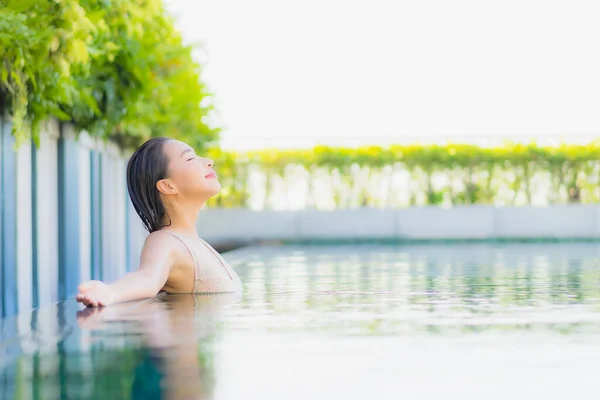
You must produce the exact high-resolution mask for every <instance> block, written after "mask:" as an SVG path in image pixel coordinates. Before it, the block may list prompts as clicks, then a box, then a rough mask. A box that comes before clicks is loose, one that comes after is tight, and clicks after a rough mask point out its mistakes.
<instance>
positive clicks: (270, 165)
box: [209, 142, 600, 207]
mask: <svg viewBox="0 0 600 400" xmlns="http://www.w3.org/2000/svg"><path fill="white" fill-rule="evenodd" d="M210 156H211V157H212V158H213V159H214V160H215V164H216V170H217V172H218V173H219V178H220V180H221V181H222V183H223V187H224V190H223V192H222V194H221V195H220V196H219V197H217V198H215V199H212V200H211V202H210V203H209V204H211V205H213V206H225V207H227V206H230V207H244V206H247V205H248V200H249V199H251V198H252V196H254V195H257V193H256V191H257V190H259V189H256V188H254V189H253V188H249V186H248V184H247V180H248V176H247V175H248V171H255V172H256V173H258V174H261V175H262V176H263V177H265V179H266V182H267V183H268V184H266V185H265V190H266V193H264V192H263V194H262V195H264V196H265V197H266V198H269V196H270V194H271V193H270V192H272V190H273V186H272V185H271V184H269V182H273V181H274V179H276V178H280V179H281V180H283V181H284V182H286V184H285V185H286V186H287V187H288V188H292V187H293V185H295V184H296V182H295V181H294V179H296V178H294V177H292V176H289V175H288V174H287V172H286V171H288V170H289V167H290V166H298V167H300V168H303V169H304V170H305V175H308V186H309V187H310V188H311V189H309V193H308V197H312V198H314V197H315V196H323V194H322V193H310V191H311V190H312V188H314V187H316V186H315V185H313V182H314V180H315V179H322V180H323V179H324V180H326V181H328V182H329V183H330V184H331V185H333V184H334V181H335V179H333V178H332V177H333V176H339V180H340V181H341V182H340V183H338V184H337V189H335V190H338V192H339V193H336V192H335V191H334V193H335V194H334V195H333V199H332V201H333V203H335V207H350V206H352V204H354V206H373V207H396V206H406V205H440V204H446V205H458V204H497V205H515V204H533V203H534V201H533V197H534V196H535V195H536V194H538V195H539V193H542V192H541V191H540V190H541V189H539V187H540V182H542V181H543V183H544V184H545V185H546V189H545V191H544V192H543V193H547V201H546V202H547V203H553V204H557V203H598V202H600V142H595V143H590V144H587V145H574V144H572V145H567V144H563V145H561V146H558V147H550V146H539V145H537V144H535V143H532V144H528V145H524V144H514V143H513V144H511V143H506V144H505V145H504V146H500V147H495V148H486V147H479V146H475V145H468V144H447V145H419V144H414V145H394V146H389V147H385V148H384V147H378V146H368V147H362V148H344V147H337V148H336V147H324V146H317V147H315V148H313V149H308V150H296V151H291V150H289V151H277V150H264V151H255V152H245V153H236V152H223V151H220V150H213V151H212V152H211V153H210ZM360 171H363V172H364V173H365V174H367V175H368V176H369V177H370V178H373V177H379V178H380V179H383V180H387V182H388V184H389V185H391V183H390V182H391V180H392V179H391V176H392V174H393V173H395V172H404V173H407V174H409V176H410V182H411V183H414V185H413V187H411V188H405V190H406V191H408V192H409V193H408V195H409V197H410V201H409V203H408V204H401V203H400V202H399V201H398V200H397V198H398V196H396V194H392V195H389V194H388V195H385V196H384V195H383V194H382V192H381V190H373V189H371V188H369V187H368V186H365V183H364V181H363V182H361V181H359V180H358V179H357V178H356V177H357V176H358V172H360ZM317 173H318V174H317ZM317 175H318V177H317ZM440 182H441V183H440ZM536 185H537V186H536ZM391 189H393V188H391ZM342 192H344V193H348V192H351V193H353V195H352V196H353V197H351V198H348V196H347V195H346V199H344V196H343V193H342ZM262 195H259V197H260V196H262ZM384 197H385V198H384ZM265 206H266V207H268V204H267V205H265Z"/></svg>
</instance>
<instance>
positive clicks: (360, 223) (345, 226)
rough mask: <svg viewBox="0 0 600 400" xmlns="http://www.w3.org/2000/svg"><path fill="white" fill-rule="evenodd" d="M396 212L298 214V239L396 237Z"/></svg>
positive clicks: (349, 211) (306, 212)
mask: <svg viewBox="0 0 600 400" xmlns="http://www.w3.org/2000/svg"><path fill="white" fill-rule="evenodd" d="M394 215H395V211H392V210H378V209H368V208H366V209H357V210H335V211H327V212H323V211H316V210H305V211H300V212H296V213H295V216H294V218H295V219H296V221H297V224H296V227H297V230H296V231H295V232H294V235H293V237H298V238H329V237H339V238H378V237H383V238H386V237H393V236H396V234H397V232H396V220H395V217H394Z"/></svg>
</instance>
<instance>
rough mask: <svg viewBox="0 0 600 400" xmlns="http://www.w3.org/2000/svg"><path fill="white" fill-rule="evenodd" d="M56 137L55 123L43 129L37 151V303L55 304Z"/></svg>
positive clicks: (52, 121)
mask: <svg viewBox="0 0 600 400" xmlns="http://www.w3.org/2000/svg"><path fill="white" fill-rule="evenodd" d="M58 137H59V127H58V122H57V121H56V120H50V121H48V122H47V123H46V124H45V126H44V128H43V129H42V132H41V136H40V147H39V148H38V149H37V243H38V257H37V259H38V283H39V284H38V286H39V302H40V304H47V303H49V302H52V301H57V300H58V167H57V166H58V150H57V146H58Z"/></svg>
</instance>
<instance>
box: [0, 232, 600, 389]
mask: <svg viewBox="0 0 600 400" xmlns="http://www.w3.org/2000/svg"><path fill="white" fill-rule="evenodd" d="M225 258H226V259H227V260H228V261H229V262H230V263H231V264H232V266H233V267H234V268H235V269H236V270H237V271H238V274H239V276H240V278H241V279H242V281H243V282H244V293H243V294H242V295H241V296H231V295H212V296H202V295H197V296H191V295H179V296H165V297H162V298H158V299H154V300H146V301H142V302H132V303H126V304H123V305H118V306H114V307H108V308H105V309H103V310H102V311H101V312H98V311H93V310H86V311H79V312H78V310H80V309H81V307H80V306H79V305H78V304H76V303H75V302H74V301H67V302H64V303H59V304H58V305H55V306H52V307H45V308H42V309H40V310H37V311H34V312H33V313H32V314H28V315H20V316H19V317H18V318H13V319H8V320H4V321H3V322H2V326H1V328H0V335H1V338H2V339H1V340H2V341H1V344H0V357H1V358H0V366H1V370H0V371H1V375H0V388H1V390H0V395H2V396H3V397H2V398H40V399H49V398H61V397H62V398H98V399H104V398H109V399H111V400H116V399H121V398H142V399H150V398H161V397H160V396H162V397H163V398H214V399H240V398H260V399H271V398H272V399H281V398H285V399H306V398H334V399H337V398H343V399H365V398H378V399H388V398H389V399H397V398H407V399H417V398H418V399H422V398H432V399H433V398H438V397H440V396H445V397H452V396H453V395H460V396H461V398H485V399H500V398H502V399H506V398H519V399H520V398H523V399H531V398H544V399H554V398H556V399H558V398H573V397H581V398H583V397H585V398H591V397H592V396H594V395H597V394H598V393H600V389H598V388H597V385H596V384H595V378H596V376H597V371H598V368H597V364H598V360H599V359H600V335H599V334H600V245H599V244H597V243H548V244H452V245H432V244H429V245H411V246H393V245H373V244H370V245H360V244H356V245H313V246H309V245H306V246H300V245H297V246H280V247H277V246H273V247H269V246H263V247H249V248H244V249H239V250H236V251H233V252H229V253H226V254H225Z"/></svg>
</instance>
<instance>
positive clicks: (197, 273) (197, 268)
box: [168, 231, 200, 293]
mask: <svg viewBox="0 0 600 400" xmlns="http://www.w3.org/2000/svg"><path fill="white" fill-rule="evenodd" d="M168 232H169V233H170V234H171V235H173V236H175V237H176V238H177V239H179V241H180V242H181V243H183V245H184V246H185V248H186V249H187V250H188V252H189V253H190V255H191V256H192V261H193V262H194V293H197V292H198V290H197V289H198V280H199V278H198V277H199V276H200V264H199V263H198V258H197V257H196V253H195V252H194V250H193V249H192V247H191V246H190V244H189V243H188V241H187V240H185V239H184V238H183V237H181V236H180V235H178V234H177V233H175V232H171V231H168Z"/></svg>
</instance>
